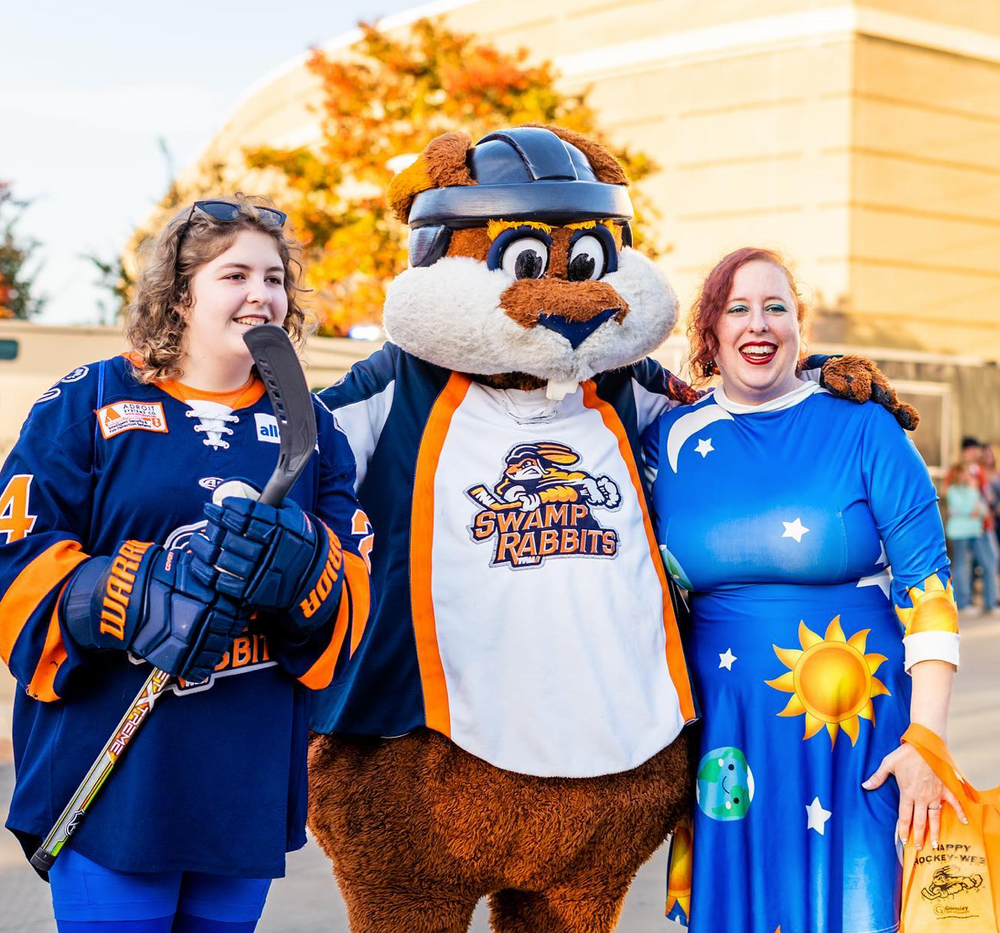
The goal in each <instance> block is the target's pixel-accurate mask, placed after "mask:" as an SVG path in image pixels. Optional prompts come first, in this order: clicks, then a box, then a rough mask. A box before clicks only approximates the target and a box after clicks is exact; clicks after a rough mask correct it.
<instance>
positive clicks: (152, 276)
mask: <svg viewBox="0 0 1000 933" xmlns="http://www.w3.org/2000/svg"><path fill="white" fill-rule="evenodd" d="M216 200H220V201H228V202H230V203H232V204H234V205H238V206H239V213H238V214H237V216H236V217H234V218H233V219H232V220H218V219H216V218H215V217H212V216H210V215H209V214H206V213H204V212H203V211H194V212H193V213H192V210H191V208H192V205H190V204H189V205H187V206H186V207H185V208H184V209H183V210H182V211H179V212H178V213H177V215H176V216H175V217H174V218H173V219H172V220H171V221H170V223H168V224H167V225H166V227H164V228H163V230H162V231H161V232H160V235H159V236H158V237H156V239H155V240H153V241H152V243H151V244H150V245H149V246H148V247H146V248H144V249H143V251H142V254H141V255H140V271H139V274H138V276H137V278H136V285H135V295H134V297H133V299H132V301H131V302H129V304H128V307H127V308H126V309H125V339H126V340H127V341H128V343H129V346H130V347H131V348H132V351H133V354H132V356H133V363H134V365H135V370H136V378H137V379H139V380H140V381H141V382H147V383H148V382H156V381H158V380H161V379H174V378H177V377H179V376H181V375H183V372H182V370H181V367H180V360H181V356H182V355H183V342H184V330H185V328H186V326H187V324H186V321H185V316H184V311H185V310H186V309H188V308H190V307H191V304H192V295H191V278H192V276H193V275H194V274H195V273H196V272H197V271H198V269H200V268H201V267H202V266H203V265H204V264H205V263H206V262H211V261H212V260H213V259H215V258H216V257H217V256H220V255H221V254H222V253H224V252H225V251H226V250H227V249H229V247H230V246H232V245H233V242H234V241H235V240H236V237H237V236H238V235H239V233H240V231H242V230H255V231H259V232H260V233H266V234H267V235H268V236H269V237H271V239H273V240H274V243H275V246H276V247H277V249H278V255H279V256H280V257H281V265H282V267H283V269H284V273H285V274H284V283H285V294H286V295H287V296H288V313H287V314H286V315H285V321H284V323H283V324H282V327H283V328H284V329H285V330H286V331H287V332H288V335H289V336H290V337H291V338H292V341H293V342H294V343H295V344H296V345H297V346H299V347H301V345H302V344H303V343H304V342H305V339H306V337H308V335H309V332H310V330H311V327H310V323H311V322H308V321H307V318H306V314H305V312H304V311H303V310H302V307H301V305H300V304H299V300H298V296H299V294H300V293H301V291H302V289H301V288H300V286H299V276H300V274H301V272H302V265H301V263H300V262H299V260H298V252H299V250H298V245H297V244H296V243H295V241H294V240H292V239H290V238H289V237H288V236H286V234H285V231H284V228H282V227H276V226H274V225H273V224H268V223H266V222H265V221H264V220H263V219H262V218H261V215H260V213H259V212H258V210H257V208H258V207H271V206H273V205H272V202H271V201H270V200H269V199H268V198H262V197H255V196H250V195H245V194H243V193H242V192H236V194H233V195H228V196H224V197H221V198H217V199H216ZM188 217H190V218H191V221H190V223H188Z"/></svg>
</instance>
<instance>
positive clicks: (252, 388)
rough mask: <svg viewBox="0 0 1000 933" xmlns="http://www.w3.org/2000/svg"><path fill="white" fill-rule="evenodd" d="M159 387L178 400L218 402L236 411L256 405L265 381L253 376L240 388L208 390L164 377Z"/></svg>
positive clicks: (262, 391)
mask: <svg viewBox="0 0 1000 933" xmlns="http://www.w3.org/2000/svg"><path fill="white" fill-rule="evenodd" d="M156 386H157V388H159V389H162V390H163V391H164V392H166V393H167V395H169V396H170V397H171V398H175V399H177V401H178V402H191V401H195V400H197V401H203V402H218V403H219V404H220V405H226V406H228V407H229V408H231V409H233V411H236V410H237V409H238V408H249V407H250V406H251V405H256V404H257V402H258V401H260V398H261V396H262V395H263V394H264V383H263V382H261V381H260V380H259V379H258V378H257V377H256V376H251V377H250V378H249V379H248V380H247V381H246V382H245V383H244V384H243V385H241V386H240V387H239V388H238V389H228V390H227V391H225V392H208V391H207V390H204V389H196V388H195V387H194V386H188V385H184V383H183V382H177V381H176V380H174V379H164V380H162V381H160V382H157V383H156Z"/></svg>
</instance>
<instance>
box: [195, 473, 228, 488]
mask: <svg viewBox="0 0 1000 933" xmlns="http://www.w3.org/2000/svg"><path fill="white" fill-rule="evenodd" d="M224 482H225V480H224V479H223V478H222V477H221V476H206V477H204V479H200V480H198V485H199V486H201V488H202V489H215V488H216V487H217V486H221V485H222V484H223V483H224Z"/></svg>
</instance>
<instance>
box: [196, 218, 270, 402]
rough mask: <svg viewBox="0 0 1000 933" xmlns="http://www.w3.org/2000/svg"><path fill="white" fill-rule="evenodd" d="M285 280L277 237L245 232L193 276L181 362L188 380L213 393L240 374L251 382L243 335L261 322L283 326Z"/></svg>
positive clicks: (254, 231)
mask: <svg viewBox="0 0 1000 933" xmlns="http://www.w3.org/2000/svg"><path fill="white" fill-rule="evenodd" d="M284 276H285V273H284V268H283V266H282V263H281V256H280V255H279V253H278V248H277V245H276V243H275V241H274V239H273V238H272V237H270V236H268V235H267V234H266V233H262V232H260V231H257V230H241V231H240V233H239V234H238V235H237V236H236V239H235V240H234V241H233V245H232V246H230V247H229V249H227V250H226V251H225V252H223V253H220V254H219V255H218V256H216V257H215V259H212V260H211V261H210V262H206V263H205V264H204V265H203V266H201V267H200V268H199V269H198V270H197V271H196V272H195V273H194V275H192V276H191V286H190V292H191V302H192V303H191V305H190V307H188V308H186V309H184V311H183V314H184V318H185V323H186V327H185V331H184V352H183V354H182V357H181V361H180V366H181V369H183V371H184V376H183V377H182V378H183V379H184V380H185V381H186V382H189V384H191V385H195V386H198V387H199V388H204V389H211V388H213V387H215V386H216V385H218V384H219V383H220V382H222V383H225V382H232V380H233V379H238V377H239V376H240V375H241V374H242V381H246V379H247V377H248V375H249V372H250V367H251V365H252V359H251V357H250V351H249V350H248V349H247V347H246V344H245V343H243V335H244V334H245V333H246V331H247V330H248V329H249V328H250V327H254V326H255V325H257V324H278V325H280V324H282V323H283V322H284V320H285V315H286V313H287V312H288V294H287V292H286V291H285V287H284ZM239 384H240V383H239V382H236V385H239ZM226 387H227V388H231V387H232V386H226Z"/></svg>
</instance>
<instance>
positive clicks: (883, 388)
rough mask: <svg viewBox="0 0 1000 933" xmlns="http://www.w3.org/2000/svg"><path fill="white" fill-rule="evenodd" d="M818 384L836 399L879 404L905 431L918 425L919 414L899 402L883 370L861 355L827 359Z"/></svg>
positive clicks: (909, 406)
mask: <svg viewBox="0 0 1000 933" xmlns="http://www.w3.org/2000/svg"><path fill="white" fill-rule="evenodd" d="M819 382H820V385H821V386H823V388H824V389H827V390H828V391H829V392H830V393H832V394H833V395H836V396H837V397H838V398H845V399H848V400H849V401H852V402H859V403H860V402H875V403H876V404H877V405H881V406H882V407H883V408H884V409H886V411H888V412H891V413H892V415H893V417H895V419H896V420H897V421H898V422H899V423H900V425H902V427H903V428H905V429H906V430H907V431H913V430H915V429H916V427H917V425H918V424H919V423H920V414H919V412H918V411H917V410H916V409H915V408H914V407H913V406H912V405H907V404H906V402H901V401H900V400H899V397H898V396H897V395H896V390H895V389H893V387H892V386H891V385H890V384H889V381H888V380H887V379H886V378H885V376H884V375H883V373H882V371H881V370H880V369H879V368H878V367H877V366H876V365H875V364H874V363H873V362H872V361H871V360H866V359H865V358H864V357H862V356H837V357H830V358H829V359H828V360H826V362H825V363H824V364H823V369H822V372H821V375H820V380H819Z"/></svg>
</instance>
